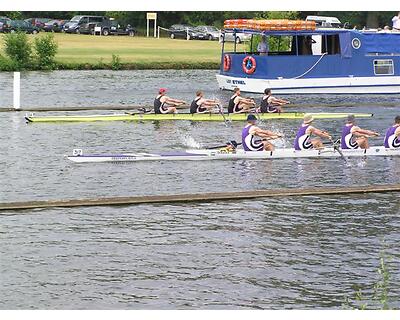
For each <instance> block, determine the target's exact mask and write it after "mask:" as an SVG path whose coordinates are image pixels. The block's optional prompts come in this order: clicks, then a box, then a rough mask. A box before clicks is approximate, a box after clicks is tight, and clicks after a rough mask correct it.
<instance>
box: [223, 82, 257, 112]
mask: <svg viewBox="0 0 400 320" xmlns="http://www.w3.org/2000/svg"><path fill="white" fill-rule="evenodd" d="M233 92H234V94H233V96H232V97H231V98H230V99H229V104H228V113H243V112H249V111H250V110H251V109H253V108H254V106H255V105H256V103H255V102H254V100H253V99H249V98H243V97H241V96H240V89H239V88H235V89H233Z"/></svg>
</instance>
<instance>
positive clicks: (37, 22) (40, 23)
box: [25, 18, 51, 29]
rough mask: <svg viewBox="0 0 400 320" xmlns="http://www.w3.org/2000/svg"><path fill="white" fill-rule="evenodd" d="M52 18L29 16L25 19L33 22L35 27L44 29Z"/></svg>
mask: <svg viewBox="0 0 400 320" xmlns="http://www.w3.org/2000/svg"><path fill="white" fill-rule="evenodd" d="M50 20H51V19H50V18H29V19H25V21H26V22H28V23H29V24H31V25H32V26H34V27H38V28H39V29H42V28H43V27H44V25H45V23H46V22H48V21H50Z"/></svg>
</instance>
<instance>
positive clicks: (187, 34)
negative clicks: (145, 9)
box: [168, 24, 198, 40]
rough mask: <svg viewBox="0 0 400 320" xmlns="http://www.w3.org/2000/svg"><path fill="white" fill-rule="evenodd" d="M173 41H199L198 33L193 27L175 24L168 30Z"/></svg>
mask: <svg viewBox="0 0 400 320" xmlns="http://www.w3.org/2000/svg"><path fill="white" fill-rule="evenodd" d="M168 33H169V36H170V37H171V39H177V38H181V39H187V40H190V39H198V33H197V32H196V31H195V30H194V28H193V27H192V26H189V25H186V24H174V25H172V26H171V27H170V28H169V30H168Z"/></svg>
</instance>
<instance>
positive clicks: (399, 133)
mask: <svg viewBox="0 0 400 320" xmlns="http://www.w3.org/2000/svg"><path fill="white" fill-rule="evenodd" d="M384 143H385V148H389V149H400V116H397V117H396V118H394V124H393V125H392V126H390V127H389V128H388V129H387V131H386V135H385V140H384Z"/></svg>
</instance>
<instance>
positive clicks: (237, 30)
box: [223, 28, 361, 36]
mask: <svg viewBox="0 0 400 320" xmlns="http://www.w3.org/2000/svg"><path fill="white" fill-rule="evenodd" d="M223 32H225V33H247V34H254V35H266V36H268V35H272V36H278V35H279V36H295V35H313V34H338V33H345V32H356V33H357V32H358V33H361V31H358V30H349V29H340V28H327V29H322V28H321V29H315V30H254V29H240V28H234V29H224V30H223Z"/></svg>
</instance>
